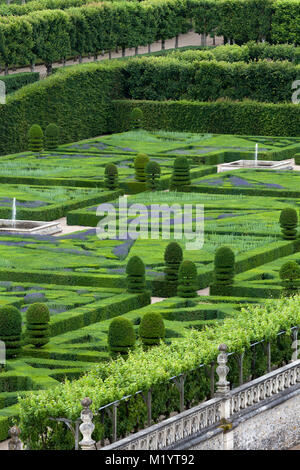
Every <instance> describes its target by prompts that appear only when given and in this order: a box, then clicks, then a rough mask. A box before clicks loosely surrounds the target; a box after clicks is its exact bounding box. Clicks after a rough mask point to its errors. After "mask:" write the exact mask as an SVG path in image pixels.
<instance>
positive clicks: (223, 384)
mask: <svg viewBox="0 0 300 470" xmlns="http://www.w3.org/2000/svg"><path fill="white" fill-rule="evenodd" d="M218 349H219V351H220V354H219V355H218V357H217V363H218V367H217V369H216V372H217V374H218V376H219V381H218V382H217V384H216V385H217V391H216V396H217V397H223V396H226V395H227V393H228V392H229V390H230V387H229V385H230V383H229V382H228V381H227V380H226V377H227V374H228V372H229V367H228V366H227V361H228V358H227V354H226V351H227V346H226V344H223V343H222V344H220V346H219V348H218Z"/></svg>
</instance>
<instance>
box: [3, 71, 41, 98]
mask: <svg viewBox="0 0 300 470" xmlns="http://www.w3.org/2000/svg"><path fill="white" fill-rule="evenodd" d="M39 79H40V74H39V73H38V72H24V73H15V74H11V75H4V76H2V77H0V80H1V81H2V82H4V83H5V88H6V93H7V94H9V93H13V92H14V91H17V90H19V88H22V87H23V86H25V85H29V83H34V82H37V81H38V80H39Z"/></svg>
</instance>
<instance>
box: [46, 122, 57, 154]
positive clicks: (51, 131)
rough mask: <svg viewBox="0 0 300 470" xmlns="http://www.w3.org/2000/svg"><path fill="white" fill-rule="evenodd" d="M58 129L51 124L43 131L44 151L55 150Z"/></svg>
mask: <svg viewBox="0 0 300 470" xmlns="http://www.w3.org/2000/svg"><path fill="white" fill-rule="evenodd" d="M59 134H60V130H59V127H58V126H57V125H56V124H54V123H52V124H48V126H47V127H46V129H45V149H46V150H55V149H56V148H57V147H58V145H59Z"/></svg>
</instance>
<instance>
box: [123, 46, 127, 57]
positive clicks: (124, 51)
mask: <svg viewBox="0 0 300 470" xmlns="http://www.w3.org/2000/svg"><path fill="white" fill-rule="evenodd" d="M125 54H126V49H125V47H124V46H123V47H122V57H125Z"/></svg>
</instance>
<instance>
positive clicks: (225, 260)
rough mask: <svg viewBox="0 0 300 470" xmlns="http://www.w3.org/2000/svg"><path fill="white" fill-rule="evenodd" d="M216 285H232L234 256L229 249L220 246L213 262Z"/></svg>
mask: <svg viewBox="0 0 300 470" xmlns="http://www.w3.org/2000/svg"><path fill="white" fill-rule="evenodd" d="M214 265H215V269H214V277H215V282H216V284H222V285H226V286H229V285H232V283H233V279H234V268H235V256H234V253H233V251H232V249H231V248H229V247H227V246H222V247H220V248H218V249H217V251H216V254H215V260H214Z"/></svg>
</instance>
